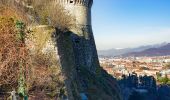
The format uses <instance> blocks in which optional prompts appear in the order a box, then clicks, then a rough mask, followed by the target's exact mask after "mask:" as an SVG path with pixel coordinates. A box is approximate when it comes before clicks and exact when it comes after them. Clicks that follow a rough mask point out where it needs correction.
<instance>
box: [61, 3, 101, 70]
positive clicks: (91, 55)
mask: <svg viewBox="0 0 170 100" xmlns="http://www.w3.org/2000/svg"><path fill="white" fill-rule="evenodd" d="M58 1H59V2H60V3H61V4H62V5H63V6H64V8H65V9H66V10H67V11H68V12H69V14H70V15H71V16H73V18H74V21H75V22H74V24H75V25H73V27H72V28H71V29H70V32H71V33H72V34H71V38H72V43H73V51H74V56H75V63H76V67H77V68H79V67H86V68H87V69H89V70H90V71H92V72H94V73H95V71H96V67H98V66H99V61H98V56H97V51H96V45H95V42H94V37H93V32H92V25H91V7H92V4H93V0H58Z"/></svg>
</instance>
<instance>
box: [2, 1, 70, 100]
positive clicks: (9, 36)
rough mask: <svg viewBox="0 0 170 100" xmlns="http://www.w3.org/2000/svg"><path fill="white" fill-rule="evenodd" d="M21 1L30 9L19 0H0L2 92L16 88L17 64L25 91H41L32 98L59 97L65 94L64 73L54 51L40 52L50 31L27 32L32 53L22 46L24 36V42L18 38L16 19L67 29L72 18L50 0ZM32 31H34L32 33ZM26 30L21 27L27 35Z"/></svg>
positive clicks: (30, 92) (26, 22) (32, 92)
mask: <svg viewBox="0 0 170 100" xmlns="http://www.w3.org/2000/svg"><path fill="white" fill-rule="evenodd" d="M23 2H25V3H28V4H29V5H31V6H32V7H34V9H32V8H29V7H28V8H27V7H24V6H23V5H22V4H23V3H21V4H17V3H16V2H14V0H0V87H1V86H4V85H7V86H9V90H6V92H9V91H11V90H12V89H13V88H15V89H17V88H18V79H19V74H20V73H19V70H20V69H19V68H20V66H22V71H23V72H24V75H25V77H26V86H27V92H28V93H29V94H30V95H31V94H35V93H36V92H37V91H39V92H40V91H42V93H40V94H39V98H37V97H35V95H33V96H32V100H33V99H35V98H36V99H35V100H39V99H40V98H41V96H45V97H46V96H47V95H48V97H50V98H60V97H61V96H63V95H66V94H65V86H64V76H63V74H62V73H61V69H60V66H59V63H58V62H57V58H56V56H55V54H54V52H49V53H46V54H44V53H43V52H42V48H43V47H44V46H43V45H44V44H46V42H48V40H49V38H51V35H52V33H53V32H52V31H49V33H48V34H47V35H45V36H43V35H40V34H41V32H38V33H37V34H39V35H31V36H33V37H32V38H34V39H35V40H36V41H34V45H36V51H35V52H36V53H32V54H31V53H30V50H29V48H27V47H26V44H25V39H24V42H23V41H20V40H19V39H18V30H17V28H16V21H17V20H19V21H22V22H24V23H25V24H26V25H30V24H31V23H36V24H37V23H38V24H45V25H50V26H52V27H53V28H55V29H59V30H61V31H60V32H65V31H67V30H68V28H69V26H70V25H71V24H72V22H73V21H72V19H70V15H68V14H66V12H65V11H64V9H63V8H62V7H61V6H60V5H58V4H56V5H54V0H50V2H49V1H47V0H23ZM54 9H55V10H54ZM29 15H30V16H33V18H34V21H32V20H31V19H30V18H29V17H28V16H29ZM53 31H54V29H53ZM34 32H36V31H33V32H32V34H33V33H34ZM27 33H29V31H28V30H25V31H24V34H26V37H27V36H28V37H30V35H28V34H27ZM39 36H40V37H39ZM26 37H25V38H26ZM26 40H28V39H26ZM21 62H22V64H21ZM5 88H6V86H5ZM0 92H2V91H0ZM40 95H41V96H40ZM41 99H42V98H41ZM57 100H58V99H57Z"/></svg>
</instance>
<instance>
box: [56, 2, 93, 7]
mask: <svg viewBox="0 0 170 100" xmlns="http://www.w3.org/2000/svg"><path fill="white" fill-rule="evenodd" d="M56 2H58V3H61V4H73V5H78V6H86V7H91V6H92V4H93V0H56Z"/></svg>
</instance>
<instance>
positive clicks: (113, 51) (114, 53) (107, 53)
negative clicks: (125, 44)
mask: <svg viewBox="0 0 170 100" xmlns="http://www.w3.org/2000/svg"><path fill="white" fill-rule="evenodd" d="M167 44H168V43H166V42H164V43H161V44H155V45H146V46H140V47H136V48H125V49H110V50H98V55H99V56H118V55H123V54H127V53H132V52H141V51H144V50H147V49H150V48H159V47H162V46H164V45H167Z"/></svg>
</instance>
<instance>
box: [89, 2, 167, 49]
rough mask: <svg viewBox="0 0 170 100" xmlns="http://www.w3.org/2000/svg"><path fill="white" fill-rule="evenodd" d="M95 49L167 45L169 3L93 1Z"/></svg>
mask: <svg viewBox="0 0 170 100" xmlns="http://www.w3.org/2000/svg"><path fill="white" fill-rule="evenodd" d="M92 24H93V32H94V36H95V41H96V45H97V48H98V49H109V48H126V47H136V46H140V45H147V44H156V43H162V42H170V0H94V4H93V7H92Z"/></svg>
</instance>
